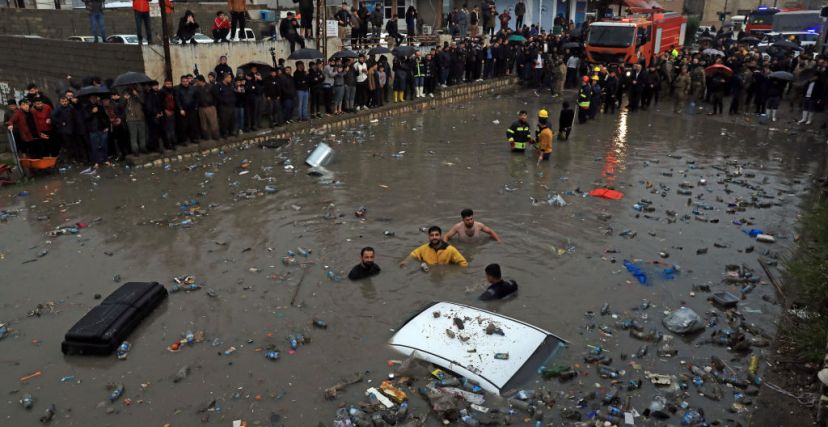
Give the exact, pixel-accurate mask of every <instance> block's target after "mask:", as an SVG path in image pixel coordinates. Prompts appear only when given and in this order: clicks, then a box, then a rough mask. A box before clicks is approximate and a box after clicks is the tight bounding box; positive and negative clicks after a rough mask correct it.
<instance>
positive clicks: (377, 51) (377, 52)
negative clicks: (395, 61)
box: [368, 46, 391, 55]
mask: <svg viewBox="0 0 828 427" xmlns="http://www.w3.org/2000/svg"><path fill="white" fill-rule="evenodd" d="M384 53H391V49H389V48H387V47H382V46H378V47H375V48H371V50H369V51H368V54H369V55H382V54H384Z"/></svg>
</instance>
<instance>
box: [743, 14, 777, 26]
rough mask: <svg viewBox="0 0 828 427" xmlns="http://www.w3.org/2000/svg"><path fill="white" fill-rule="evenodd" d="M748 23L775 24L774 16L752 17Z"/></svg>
mask: <svg viewBox="0 0 828 427" xmlns="http://www.w3.org/2000/svg"><path fill="white" fill-rule="evenodd" d="M748 23H751V24H771V23H773V15H750V18H748Z"/></svg>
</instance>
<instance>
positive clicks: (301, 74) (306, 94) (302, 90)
mask: <svg viewBox="0 0 828 427" xmlns="http://www.w3.org/2000/svg"><path fill="white" fill-rule="evenodd" d="M293 84H294V85H296V98H297V100H298V104H299V113H298V115H299V121H300V122H301V121H306V120H309V119H310V106H309V105H308V101H309V98H310V80H309V79H308V73H307V71H305V63H304V62H302V61H296V71H294V72H293Z"/></svg>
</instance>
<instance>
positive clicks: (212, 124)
mask: <svg viewBox="0 0 828 427" xmlns="http://www.w3.org/2000/svg"><path fill="white" fill-rule="evenodd" d="M195 100H196V105H197V106H198V124H199V128H200V129H201V137H202V138H204V139H212V140H217V139H219V138H221V131H220V130H219V121H218V113H217V111H216V97H215V94H214V93H213V85H212V84H209V85H208V84H207V81H206V80H204V76H198V77H196V87H195Z"/></svg>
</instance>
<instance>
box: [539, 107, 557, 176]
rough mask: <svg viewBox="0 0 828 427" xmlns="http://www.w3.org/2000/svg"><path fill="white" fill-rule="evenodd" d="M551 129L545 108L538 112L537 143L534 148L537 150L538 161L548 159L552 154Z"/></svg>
mask: <svg viewBox="0 0 828 427" xmlns="http://www.w3.org/2000/svg"><path fill="white" fill-rule="evenodd" d="M552 137H553V135H552V129H550V128H549V113H548V112H547V111H546V110H540V112H538V143H537V145H536V146H535V148H536V149H537V150H538V163H540V162H541V160H549V156H550V155H551V154H552Z"/></svg>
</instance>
